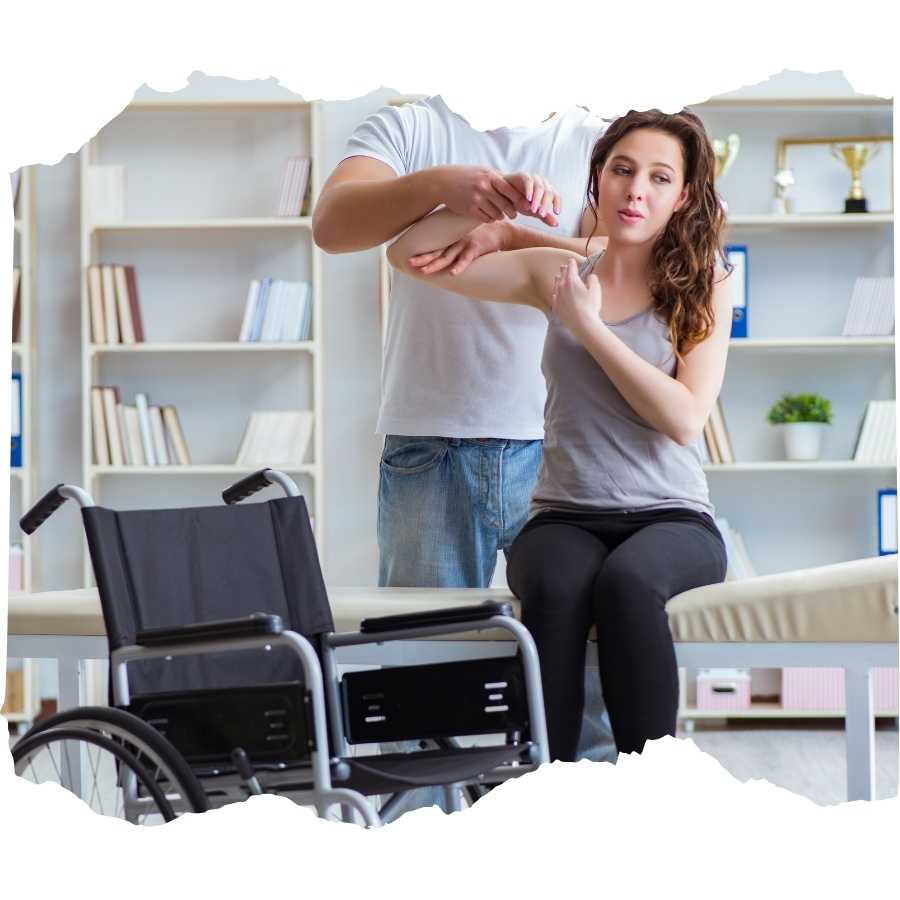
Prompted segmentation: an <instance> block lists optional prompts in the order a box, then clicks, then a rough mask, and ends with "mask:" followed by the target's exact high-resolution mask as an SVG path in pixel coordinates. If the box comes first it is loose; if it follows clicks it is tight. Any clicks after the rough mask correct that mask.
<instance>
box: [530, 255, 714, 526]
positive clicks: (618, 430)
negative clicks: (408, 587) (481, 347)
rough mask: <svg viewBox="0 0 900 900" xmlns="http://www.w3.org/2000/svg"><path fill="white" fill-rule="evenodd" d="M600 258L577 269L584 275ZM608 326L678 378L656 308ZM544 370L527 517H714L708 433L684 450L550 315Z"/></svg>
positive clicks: (644, 356)
mask: <svg viewBox="0 0 900 900" xmlns="http://www.w3.org/2000/svg"><path fill="white" fill-rule="evenodd" d="M601 253H602V251H601ZM600 255H601V254H600V253H598V254H595V255H594V256H591V257H588V259H586V260H585V261H584V263H583V264H582V265H581V266H580V268H579V274H580V275H581V277H582V278H585V277H586V276H587V274H588V273H589V272H590V271H591V270H592V269H593V267H594V263H595V262H596V261H597V259H598V258H599V257H600ZM607 325H609V326H610V327H611V328H612V329H613V331H614V333H615V334H616V335H617V337H619V338H620V339H621V340H622V341H624V342H625V343H626V344H627V345H628V346H629V347H630V348H631V349H632V350H633V351H634V352H635V353H637V354H638V355H639V356H641V357H643V358H644V359H646V360H647V361H648V362H650V363H652V364H653V365H654V366H656V367H657V368H658V369H661V370H662V371H663V372H665V373H666V374H667V375H674V374H675V369H676V363H677V361H676V359H675V355H674V353H673V352H672V344H671V342H670V340H669V336H668V328H667V325H666V324H665V322H663V321H662V320H661V319H660V318H659V317H658V316H657V315H656V313H655V311H654V309H653V308H652V307H651V308H650V309H646V310H644V311H643V312H639V313H636V314H635V315H633V316H630V317H629V318H627V319H624V320H623V321H621V322H607ZM541 369H542V371H543V373H544V378H545V379H546V381H547V402H546V405H545V407H544V453H543V459H542V462H541V468H540V472H539V474H538V481H537V486H536V487H535V490H534V494H533V495H532V498H531V508H530V510H529V513H530V516H534V515H536V514H537V513H538V512H540V511H541V510H544V509H584V510H597V511H620V512H622V511H624V512H634V511H637V510H651V509H671V508H677V507H687V508H688V509H693V510H696V511H698V512H705V513H708V514H709V515H710V516H713V515H715V511H714V507H713V505H712V504H711V503H710V502H709V489H708V487H707V484H706V475H705V473H704V471H703V463H702V456H701V454H700V441H702V440H703V436H702V435H700V436H699V437H698V439H697V440H696V441H695V442H693V443H691V444H689V445H688V446H686V447H682V446H681V445H680V444H678V443H677V442H675V441H673V440H672V439H671V438H669V437H667V436H666V435H664V434H663V433H662V432H660V431H657V429H655V428H654V427H653V426H652V425H650V424H649V423H648V422H647V421H645V420H644V419H642V418H641V417H640V416H639V415H638V414H637V413H636V412H635V411H634V410H633V409H632V408H631V406H629V405H628V403H627V401H626V400H625V398H624V397H623V396H622V395H621V394H620V393H619V390H618V388H617V387H616V386H615V385H614V384H613V382H612V381H611V380H610V378H609V376H608V375H607V374H606V373H605V372H604V371H603V369H602V368H601V367H600V365H599V364H598V363H597V361H596V360H595V359H594V358H593V357H592V356H591V355H590V353H588V351H587V350H585V348H584V347H583V346H582V345H581V344H580V343H579V342H578V341H577V340H576V339H575V338H574V337H573V336H572V333H571V332H570V331H569V330H568V329H567V328H566V326H565V325H563V324H562V322H560V321H559V319H558V318H557V317H556V316H555V315H554V314H553V313H551V314H550V321H549V326H548V328H547V337H546V340H545V341H544V352H543V356H542V359H541Z"/></svg>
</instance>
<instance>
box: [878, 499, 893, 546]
mask: <svg viewBox="0 0 900 900" xmlns="http://www.w3.org/2000/svg"><path fill="white" fill-rule="evenodd" d="M896 552H897V488H884V489H883V490H880V491H879V492H878V555H879V556H887V555H888V554H890V553H896Z"/></svg>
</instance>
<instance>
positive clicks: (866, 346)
mask: <svg viewBox="0 0 900 900" xmlns="http://www.w3.org/2000/svg"><path fill="white" fill-rule="evenodd" d="M894 340H895V339H894V336H893V335H886V336H883V337H881V336H879V337H817V338H732V339H731V341H730V342H729V345H728V346H729V348H730V349H732V350H893V348H894Z"/></svg>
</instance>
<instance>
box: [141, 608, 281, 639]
mask: <svg viewBox="0 0 900 900" xmlns="http://www.w3.org/2000/svg"><path fill="white" fill-rule="evenodd" d="M282 631H284V623H283V622H282V621H281V616H274V615H267V614H266V613H253V614H252V615H250V616H246V617H244V618H241V619H221V620H219V621H217V622H200V623H198V624H197V625H185V626H182V627H177V628H146V629H144V630H143V631H139V632H138V633H137V634H136V635H135V643H136V644H138V645H139V646H142V647H156V646H159V645H160V644H200V643H203V642H204V641H214V640H227V639H228V638H239V637H254V636H256V635H265V634H281V633H282Z"/></svg>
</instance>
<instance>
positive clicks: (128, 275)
mask: <svg viewBox="0 0 900 900" xmlns="http://www.w3.org/2000/svg"><path fill="white" fill-rule="evenodd" d="M125 282H126V284H127V285H128V305H129V308H130V309H131V324H132V326H133V328H134V340H135V342H136V343H138V344H143V343H144V321H143V319H142V318H141V304H140V302H139V300H138V289H137V274H136V273H135V271H134V266H125Z"/></svg>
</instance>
